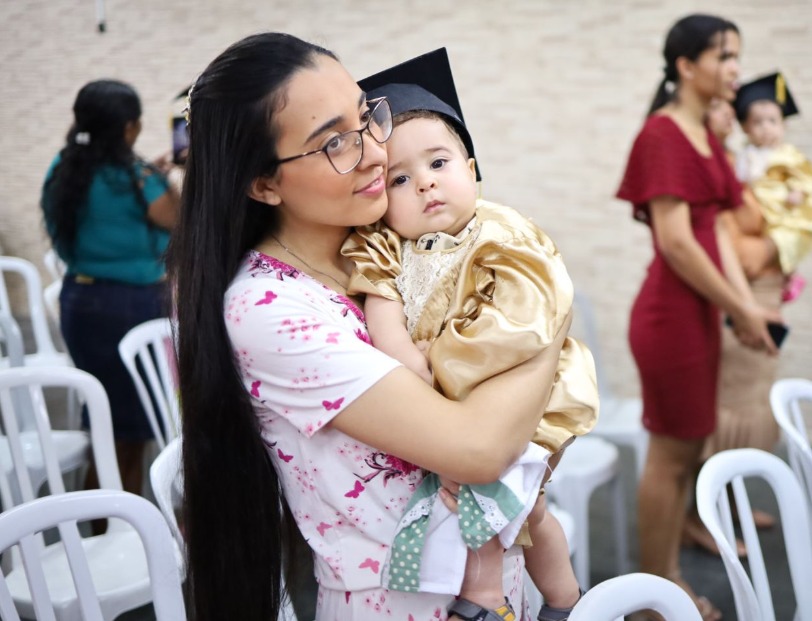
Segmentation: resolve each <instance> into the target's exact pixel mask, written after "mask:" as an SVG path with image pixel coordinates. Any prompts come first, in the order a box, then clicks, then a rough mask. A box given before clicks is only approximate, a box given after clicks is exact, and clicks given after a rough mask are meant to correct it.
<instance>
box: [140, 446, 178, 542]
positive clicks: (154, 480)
mask: <svg viewBox="0 0 812 621" xmlns="http://www.w3.org/2000/svg"><path fill="white" fill-rule="evenodd" d="M181 451H182V448H181V439H180V437H177V438H173V439H172V440H170V441H169V444H167V445H166V446H165V447H164V449H163V450H162V451H161V452H160V453H158V456H157V457H156V458H155V459H154V460H153V461H152V464H151V465H150V467H149V481H150V483H151V484H152V493H153V494H154V495H155V502H157V503H158V508H159V509H160V510H161V513H163V515H164V518H166V522H167V524H169V531H170V532H171V533H172V536H173V537H174V538H175V541H176V542H177V544H178V548H179V549H181V550H182V549H183V548H184V545H185V544H184V542H183V535H182V534H181V532H180V528H179V527H178V519H177V515H176V513H175V511H176V510H177V509H178V507H180V504H181V499H182V498H183V470H182V468H181V466H182V462H181V458H182V453H181Z"/></svg>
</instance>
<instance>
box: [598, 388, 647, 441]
mask: <svg viewBox="0 0 812 621" xmlns="http://www.w3.org/2000/svg"><path fill="white" fill-rule="evenodd" d="M642 424H643V402H642V400H640V399H639V398H637V397H607V398H604V399H601V409H600V416H599V417H598V422H597V424H596V425H595V428H594V429H593V432H595V433H597V434H598V435H611V434H614V433H640V429H641V427H642Z"/></svg>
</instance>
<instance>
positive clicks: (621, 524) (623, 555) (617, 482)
mask: <svg viewBox="0 0 812 621" xmlns="http://www.w3.org/2000/svg"><path fill="white" fill-rule="evenodd" d="M610 485H611V487H612V490H611V493H612V504H613V505H614V507H613V511H614V521H615V554H616V559H617V560H616V563H617V575H618V576H622V575H624V574H627V573H629V536H628V531H627V530H626V486H625V485H624V484H623V479H622V478H621V476H620V473H619V472H618V473H617V474H616V475H615V478H614V480H613V481H611V482H610Z"/></svg>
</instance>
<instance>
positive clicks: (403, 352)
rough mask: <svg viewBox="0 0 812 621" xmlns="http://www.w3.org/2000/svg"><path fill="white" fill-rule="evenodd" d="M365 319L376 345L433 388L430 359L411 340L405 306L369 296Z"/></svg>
mask: <svg viewBox="0 0 812 621" xmlns="http://www.w3.org/2000/svg"><path fill="white" fill-rule="evenodd" d="M364 316H365V317H366V320H367V329H368V330H369V336H370V337H371V338H372V344H373V345H375V347H376V348H377V349H380V350H381V351H382V352H384V353H385V354H387V355H389V356H391V357H392V358H394V359H395V360H398V361H399V362H401V363H402V364H403V365H404V366H405V367H406V368H407V369H409V370H411V371H413V372H414V373H417V374H418V375H419V376H420V377H421V379H422V380H423V381H425V382H426V383H427V384H429V385H431V371H430V370H429V363H428V359H427V358H426V356H425V354H423V352H422V351H420V349H419V348H418V347H417V345H415V344H414V343H413V342H412V338H411V337H410V336H409V331H408V330H407V329H406V315H405V314H404V312H403V304H402V303H401V302H396V301H395V300H389V299H387V298H384V297H381V296H378V295H367V297H366V300H365V302H364Z"/></svg>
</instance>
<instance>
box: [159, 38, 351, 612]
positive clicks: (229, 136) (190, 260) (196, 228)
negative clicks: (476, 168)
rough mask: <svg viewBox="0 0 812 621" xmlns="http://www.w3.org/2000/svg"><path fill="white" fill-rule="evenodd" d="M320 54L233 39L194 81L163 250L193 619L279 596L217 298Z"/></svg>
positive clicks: (274, 512)
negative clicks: (297, 82) (171, 314)
mask: <svg viewBox="0 0 812 621" xmlns="http://www.w3.org/2000/svg"><path fill="white" fill-rule="evenodd" d="M319 54H324V55H328V56H330V57H332V58H335V56H333V54H331V53H330V52H328V51H327V50H324V49H322V48H320V47H317V46H315V45H312V44H309V43H306V42H304V41H301V40H299V39H297V38H296V37H293V36H290V35H286V34H280V33H265V34H259V35H254V36H250V37H247V38H245V39H243V40H241V41H239V42H237V43H235V44H234V45H232V46H231V47H229V48H228V49H227V50H226V51H225V52H223V53H222V54H221V55H220V56H218V57H217V58H216V59H215V60H214V61H213V62H212V63H211V64H210V65H209V66H208V67H207V68H206V70H205V71H204V72H203V74H202V75H201V76H200V77H199V78H198V79H197V81H196V82H195V84H194V86H193V89H192V93H191V98H190V99H191V101H190V115H189V156H188V159H187V162H186V175H185V180H184V187H183V195H182V197H181V214H180V221H179V223H178V226H177V228H176V229H175V231H174V233H173V236H172V240H171V243H170V248H169V273H170V278H171V281H172V283H173V285H174V295H175V302H176V307H177V325H178V327H177V339H178V370H179V375H180V402H181V406H182V416H183V470H184V476H185V487H184V505H183V516H184V524H185V537H186V545H187V577H186V590H187V601H188V607H189V618H190V619H194V620H195V621H209V620H211V621H223V620H224V619H239V620H240V621H270V620H272V619H276V617H277V615H278V610H279V607H280V601H281V598H282V596H283V593H282V592H281V590H280V578H281V565H282V563H281V559H282V554H283V552H284V549H283V548H284V545H283V544H285V543H287V542H289V540H290V539H289V534H288V533H285V532H283V529H284V528H286V527H289V525H290V524H289V522H288V523H287V524H286V520H284V519H283V515H282V513H283V512H282V509H281V494H280V488H279V481H278V479H277V476H276V472H275V471H274V468H273V466H272V464H271V462H270V459H269V457H268V454H267V451H266V447H265V445H264V444H263V442H262V440H261V438H260V435H259V427H258V422H257V419H256V416H255V415H254V410H253V407H252V404H251V400H250V396H249V394H248V392H247V391H246V389H245V387H244V385H243V383H242V381H241V379H240V373H239V370H238V368H237V364H236V361H235V360H236V359H235V356H234V353H233V351H232V349H231V344H230V341H229V338H228V334H227V332H226V325H225V319H224V317H223V297H224V295H225V292H226V289H227V288H228V286H229V283H230V282H231V280H232V279H233V278H234V276H235V274H236V272H237V269H238V267H239V264H240V261H241V259H242V258H243V256H244V255H245V253H246V252H247V251H248V250H249V249H250V248H251V247H253V246H254V245H256V244H257V243H258V242H259V240H260V239H261V237H262V236H263V235H264V234H265V233H266V232H268V231H269V230H272V229H273V227H274V226H275V218H274V210H273V208H271V207H270V206H268V205H266V204H263V203H259V202H256V201H254V200H252V199H251V198H249V197H248V192H249V189H250V185H251V182H252V181H253V180H254V179H255V178H257V177H259V176H262V175H270V174H273V173H274V172H275V169H276V163H275V159H276V148H275V145H276V136H277V128H276V127H275V124H274V116H275V114H276V112H277V111H278V109H279V108H281V107H282V106H283V105H284V101H285V99H284V98H285V88H286V85H287V84H288V82H289V80H290V78H291V76H292V75H293V74H294V73H295V72H296V71H298V70H300V69H302V68H306V67H311V66H314V64H315V58H316V56H317V55H319Z"/></svg>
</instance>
